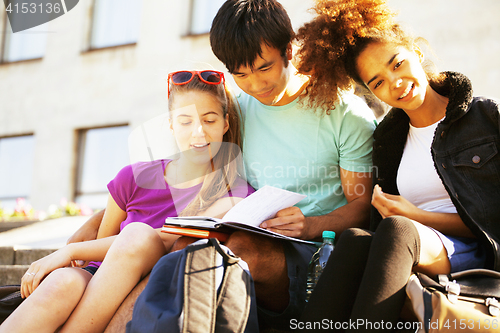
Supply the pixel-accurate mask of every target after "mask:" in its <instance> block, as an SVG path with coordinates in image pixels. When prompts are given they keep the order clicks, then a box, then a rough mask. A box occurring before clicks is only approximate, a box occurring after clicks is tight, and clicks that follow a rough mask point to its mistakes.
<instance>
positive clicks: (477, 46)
mask: <svg viewBox="0 0 500 333" xmlns="http://www.w3.org/2000/svg"><path fill="white" fill-rule="evenodd" d="M389 4H390V5H391V6H392V7H393V8H395V9H398V10H399V13H400V14H399V18H400V20H401V21H402V22H403V23H404V24H405V25H406V26H407V27H409V28H410V29H411V31H413V33H414V35H416V36H421V37H424V38H425V39H427V41H428V42H429V44H430V46H431V47H432V49H433V51H434V53H435V54H436V56H437V57H438V59H437V60H436V61H434V62H435V64H436V65H437V67H438V68H439V69H440V70H451V71H457V72H462V73H464V74H466V75H467V76H468V77H469V78H470V79H471V80H472V83H473V88H474V93H475V95H482V96H488V97H496V98H497V99H498V98H500V85H499V84H498V83H499V82H500V19H499V18H500V1H498V0H474V1H470V0H389Z"/></svg>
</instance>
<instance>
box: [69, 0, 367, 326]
mask: <svg viewBox="0 0 500 333" xmlns="http://www.w3.org/2000/svg"><path fill="white" fill-rule="evenodd" d="M293 38H294V31H293V28H292V25H291V22H290V18H289V17H288V14H287V13H286V10H285V9H284V8H283V6H282V5H281V4H280V3H279V2H277V1H275V0H228V1H226V2H225V3H224V4H223V5H222V7H221V8H220V9H219V11H218V14H217V16H216V17H215V19H214V21H213V24H212V29H211V32H210V42H211V46H212V50H213V52H214V53H215V55H216V56H217V57H218V58H219V60H221V61H222V62H223V63H224V64H225V65H226V67H227V69H228V71H229V73H231V74H232V76H233V78H234V80H235V82H236V84H237V85H238V86H239V87H240V88H241V90H242V91H243V92H242V93H241V94H240V96H239V97H238V100H239V103H240V106H241V108H242V111H243V114H244V125H245V128H244V146H243V156H244V160H245V166H246V171H247V178H248V181H249V182H250V184H251V185H252V186H254V187H255V188H260V187H262V186H264V185H266V184H268V185H272V186H276V187H280V188H285V189H288V190H291V191H294V192H299V193H303V194H306V195H307V198H306V199H304V200H303V201H301V202H300V203H299V204H298V205H296V206H293V207H289V208H286V209H284V210H281V211H280V212H278V214H277V216H276V218H273V219H270V220H268V221H265V222H264V223H263V224H262V225H261V227H263V228H267V229H269V230H272V231H276V232H278V233H281V234H284V235H286V236H291V237H296V238H300V239H305V240H315V241H319V240H321V234H322V231H323V230H333V231H335V232H337V233H338V234H340V233H341V232H342V231H343V230H345V229H347V228H350V227H368V220H369V212H370V200H371V173H370V172H371V150H372V133H373V130H374V128H375V124H374V117H373V113H372V112H371V110H370V109H369V108H368V107H367V106H366V104H365V103H364V102H363V101H362V100H361V99H359V98H357V97H355V96H354V95H353V94H350V93H346V94H345V95H343V96H342V98H341V100H340V101H339V102H338V103H337V105H336V107H335V109H333V110H323V109H321V108H311V107H308V103H307V93H306V87H307V85H308V77H306V76H303V75H299V74H297V71H296V69H295V68H294V66H293V65H292V63H291V60H292V40H293ZM98 220H100V216H99V215H97V216H95V217H94V218H93V219H92V220H91V221H89V223H87V225H86V226H84V227H83V229H82V230H81V231H80V232H77V233H76V234H75V235H74V236H73V237H72V239H70V241H71V242H76V241H82V240H84V239H88V238H89V235H88V232H89V231H93V230H94V228H95V226H98V222H99V221H98ZM95 229H97V228H95ZM90 237H92V235H90ZM226 245H227V246H228V247H229V248H231V250H232V251H233V252H234V253H235V254H237V255H238V256H240V257H242V259H243V260H245V261H246V262H247V263H248V265H249V268H250V272H251V274H252V277H253V279H254V281H255V290H256V296H257V301H258V305H259V323H260V325H261V326H262V327H275V328H278V329H283V330H288V329H289V328H290V320H291V319H293V318H298V317H299V316H300V313H301V311H302V309H303V308H304V306H305V288H306V270H307V266H308V263H309V260H310V258H311V256H312V254H313V252H314V251H315V250H316V248H315V247H314V246H309V245H302V244H299V243H296V242H288V241H278V240H273V239H271V238H266V237H260V236H256V235H255V234H251V233H246V232H235V233H233V234H232V235H231V237H230V238H229V240H228V241H227V242H226ZM146 280H147V279H145V280H143V281H142V282H141V283H140V285H138V287H136V289H135V290H134V291H133V292H132V295H130V296H129V298H128V299H127V300H126V302H127V304H124V305H122V309H120V310H119V311H118V313H117V315H116V316H115V318H114V319H113V321H112V322H111V323H110V326H108V329H107V330H106V332H115V331H119V328H122V327H124V325H125V324H126V322H127V321H128V320H129V319H130V317H131V307H132V304H133V302H134V301H135V299H136V298H137V296H138V294H139V293H140V292H141V291H142V290H143V288H144V286H145V284H146ZM115 329H117V330H115Z"/></svg>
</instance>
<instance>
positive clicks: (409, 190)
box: [382, 120, 457, 213]
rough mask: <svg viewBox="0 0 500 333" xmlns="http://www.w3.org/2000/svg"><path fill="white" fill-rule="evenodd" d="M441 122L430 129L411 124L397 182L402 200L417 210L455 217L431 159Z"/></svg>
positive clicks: (452, 207) (448, 197)
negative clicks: (438, 126)
mask: <svg viewBox="0 0 500 333" xmlns="http://www.w3.org/2000/svg"><path fill="white" fill-rule="evenodd" d="M440 121H441V120H440ZM440 121H438V122H436V123H434V124H432V125H430V126H427V127H414V126H412V125H411V124H410V131H409V133H408V140H407V141H406V145H405V148H404V151H403V157H402V159H401V163H400V165H399V169H398V175H397V178H396V182H397V186H398V190H399V193H400V194H401V196H402V197H404V198H405V199H407V200H408V201H410V202H411V203H412V204H414V205H415V206H417V207H418V208H420V209H423V210H426V211H429V212H437V213H456V212H457V210H456V208H455V206H454V205H453V203H452V202H451V199H450V196H449V195H448V192H446V189H445V188H444V185H443V183H442V182H441V179H440V178H439V175H438V174H437V171H436V169H435V168H434V162H433V160H432V155H431V144H432V139H433V138H434V132H435V131H436V127H437V125H438V124H439V123H440ZM382 190H383V189H382Z"/></svg>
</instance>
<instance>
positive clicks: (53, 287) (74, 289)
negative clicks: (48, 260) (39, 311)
mask: <svg viewBox="0 0 500 333" xmlns="http://www.w3.org/2000/svg"><path fill="white" fill-rule="evenodd" d="M85 274H88V273H86V272H84V271H83V270H81V269H80V268H59V269H56V270H55V271H53V272H52V273H50V274H49V275H48V276H47V278H46V279H45V280H44V281H43V282H42V285H40V287H39V288H40V293H42V294H43V297H41V298H39V299H41V300H42V302H47V301H48V300H50V299H52V300H61V299H71V298H73V297H77V298H80V297H81V295H83V292H84V291H85V288H86V287H87V283H88V279H87V278H86V277H85V276H84V275H85ZM45 304H46V303H45Z"/></svg>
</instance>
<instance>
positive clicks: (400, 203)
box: [372, 185, 419, 219]
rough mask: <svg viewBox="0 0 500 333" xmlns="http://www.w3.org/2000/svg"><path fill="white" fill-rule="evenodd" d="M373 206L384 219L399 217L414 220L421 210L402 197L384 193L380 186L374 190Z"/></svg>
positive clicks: (376, 186)
mask: <svg viewBox="0 0 500 333" xmlns="http://www.w3.org/2000/svg"><path fill="white" fill-rule="evenodd" d="M372 205H373V207H375V208H376V209H377V210H378V212H379V213H380V215H382V218H386V217H390V216H394V215H399V216H405V217H407V218H410V219H414V217H415V216H416V215H417V213H418V211H419V208H417V207H416V206H415V205H413V204H412V203H410V202H409V201H408V200H406V199H405V198H403V197H402V196H400V195H392V194H387V193H384V192H382V189H381V188H380V186H379V185H375V187H374V188H373V195H372Z"/></svg>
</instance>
